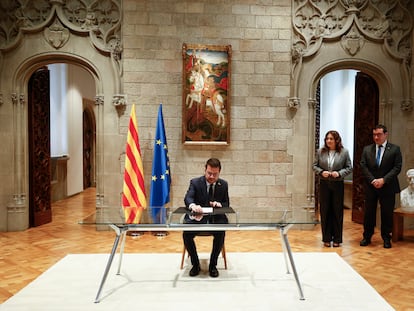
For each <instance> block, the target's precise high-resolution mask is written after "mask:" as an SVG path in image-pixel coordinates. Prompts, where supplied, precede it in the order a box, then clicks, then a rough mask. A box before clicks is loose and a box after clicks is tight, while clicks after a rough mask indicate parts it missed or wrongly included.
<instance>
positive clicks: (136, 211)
mask: <svg viewBox="0 0 414 311" xmlns="http://www.w3.org/2000/svg"><path fill="white" fill-rule="evenodd" d="M122 207H123V209H124V214H125V222H126V223H128V224H137V223H139V222H140V220H141V214H142V211H143V210H144V209H146V208H147V200H146V196H145V185H144V168H143V166H142V159H141V149H140V147H139V137H138V126H137V122H136V117H135V105H134V104H133V105H132V108H131V116H130V119H129V126H128V136H127V144H126V152H125V173H124V186H123V192H122Z"/></svg>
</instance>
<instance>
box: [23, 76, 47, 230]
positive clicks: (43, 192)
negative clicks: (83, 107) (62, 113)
mask: <svg viewBox="0 0 414 311" xmlns="http://www.w3.org/2000/svg"><path fill="white" fill-rule="evenodd" d="M49 94H50V92H49V71H48V69H47V68H41V69H39V70H37V71H36V72H35V73H34V74H33V75H32V76H31V78H30V80H29V86H28V130H29V134H28V137H29V225H30V227H36V226H40V225H43V224H45V223H48V222H51V221H52V209H51V184H50V181H51V173H50V95H49Z"/></svg>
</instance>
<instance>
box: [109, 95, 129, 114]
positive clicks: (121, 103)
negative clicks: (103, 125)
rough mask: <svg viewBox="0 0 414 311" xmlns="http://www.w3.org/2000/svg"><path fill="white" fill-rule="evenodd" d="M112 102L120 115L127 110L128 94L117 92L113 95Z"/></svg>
mask: <svg viewBox="0 0 414 311" xmlns="http://www.w3.org/2000/svg"><path fill="white" fill-rule="evenodd" d="M112 104H113V105H114V106H115V109H116V110H117V112H118V116H121V115H123V114H124V112H125V110H126V95H123V94H115V95H114V96H113V97H112Z"/></svg>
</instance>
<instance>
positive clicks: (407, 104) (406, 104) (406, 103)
mask: <svg viewBox="0 0 414 311" xmlns="http://www.w3.org/2000/svg"><path fill="white" fill-rule="evenodd" d="M400 108H401V110H402V111H412V110H413V102H412V100H410V99H407V100H403V101H401V105H400Z"/></svg>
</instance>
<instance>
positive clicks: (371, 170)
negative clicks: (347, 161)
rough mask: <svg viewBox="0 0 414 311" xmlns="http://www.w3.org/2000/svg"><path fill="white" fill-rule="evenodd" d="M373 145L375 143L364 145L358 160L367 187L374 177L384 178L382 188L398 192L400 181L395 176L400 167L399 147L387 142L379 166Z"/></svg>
mask: <svg viewBox="0 0 414 311" xmlns="http://www.w3.org/2000/svg"><path fill="white" fill-rule="evenodd" d="M375 147H376V145H375V144H371V145H368V146H365V147H364V150H363V151H362V157H361V162H360V164H361V170H362V173H363V174H364V176H365V181H366V182H367V186H368V188H370V186H371V182H372V181H373V180H374V179H376V178H384V187H383V189H382V190H384V191H390V193H398V192H400V183H399V182H398V178H397V177H398V174H399V173H400V172H401V167H402V155H401V151H400V147H399V146H397V145H394V144H391V143H389V142H387V144H386V146H385V149H384V154H383V156H382V160H381V163H380V165H379V166H377V163H376V150H375ZM371 187H373V186H371Z"/></svg>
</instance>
